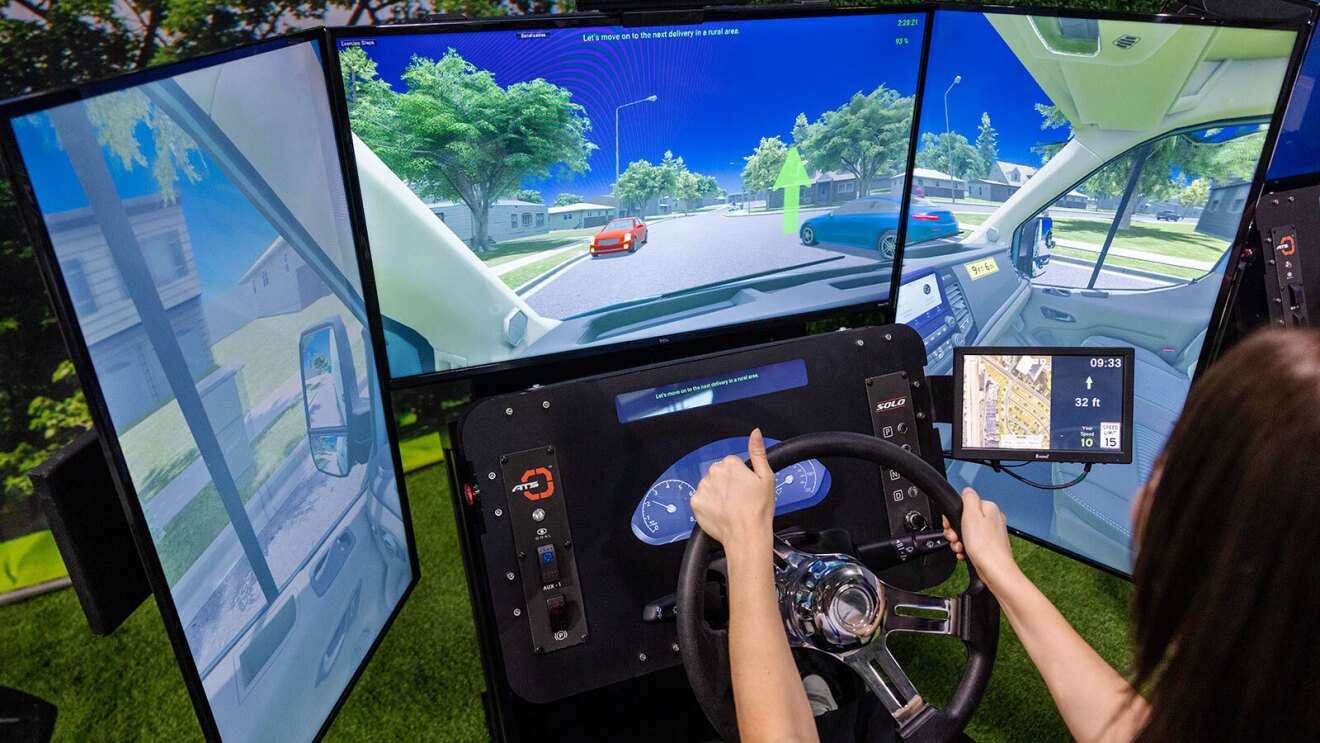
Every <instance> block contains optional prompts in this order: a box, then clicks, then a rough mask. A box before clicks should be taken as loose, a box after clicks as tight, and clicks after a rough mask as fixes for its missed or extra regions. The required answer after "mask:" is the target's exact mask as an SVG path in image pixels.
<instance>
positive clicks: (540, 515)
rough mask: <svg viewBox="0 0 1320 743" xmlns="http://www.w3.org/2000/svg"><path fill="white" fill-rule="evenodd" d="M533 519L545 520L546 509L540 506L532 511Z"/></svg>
mask: <svg viewBox="0 0 1320 743" xmlns="http://www.w3.org/2000/svg"><path fill="white" fill-rule="evenodd" d="M532 521H537V522H540V521H545V509H544V508H538V509H536V510H535V511H532Z"/></svg>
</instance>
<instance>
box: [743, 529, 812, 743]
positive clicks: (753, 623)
mask: <svg viewBox="0 0 1320 743" xmlns="http://www.w3.org/2000/svg"><path fill="white" fill-rule="evenodd" d="M726 557H727V560H728V568H729V661H730V663H729V664H730V666H731V667H732V673H733V696H734V703H735V704H736V705H737V708H738V731H739V734H740V735H741V737H742V740H743V741H744V743H761V742H762V741H815V740H816V725H815V721H814V720H813V719H812V716H811V706H810V705H809V704H808V702H807V695H806V693H805V692H804V691H803V688H802V682H801V680H800V679H799V678H798V673H797V666H796V665H795V664H794V663H793V655H792V653H791V652H790V651H789V649H788V638H787V636H786V635H785V634H784V624H783V621H782V620H781V619H780V616H779V604H778V597H777V594H776V591H775V578H774V568H773V566H772V563H771V559H770V550H769V548H768V547H767V548H766V549H764V550H760V549H744V550H735V551H733V552H731V553H728V554H726Z"/></svg>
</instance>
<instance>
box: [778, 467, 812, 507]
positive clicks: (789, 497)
mask: <svg viewBox="0 0 1320 743" xmlns="http://www.w3.org/2000/svg"><path fill="white" fill-rule="evenodd" d="M818 484H819V481H818V478H817V475H816V463H815V461H814V460H811V461H806V462H798V463H797V464H792V465H789V466H788V467H785V468H784V469H782V470H780V471H779V472H777V473H776V474H775V504H776V505H777V506H784V505H787V504H789V503H796V502H798V501H803V500H808V499H810V498H811V496H813V495H815V494H816V487H817V485H818Z"/></svg>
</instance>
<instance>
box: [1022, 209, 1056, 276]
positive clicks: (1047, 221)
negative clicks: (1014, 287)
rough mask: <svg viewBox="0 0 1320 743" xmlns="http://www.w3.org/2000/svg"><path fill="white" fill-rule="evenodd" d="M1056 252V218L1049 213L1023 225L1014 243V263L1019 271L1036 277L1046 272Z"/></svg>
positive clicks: (1024, 274)
mask: <svg viewBox="0 0 1320 743" xmlns="http://www.w3.org/2000/svg"><path fill="white" fill-rule="evenodd" d="M1053 253H1054V220H1053V219H1052V218H1051V217H1050V216H1049V214H1048V213H1046V214H1042V215H1040V216H1038V217H1033V218H1031V219H1029V220H1027V222H1026V223H1025V224H1024V225H1022V229H1021V231H1019V232H1018V239H1017V241H1016V244H1015V245H1014V257H1013V263H1014V265H1015V266H1016V267H1017V270H1018V273H1020V274H1022V275H1023V276H1025V277H1027V278H1029V279H1034V278H1036V277H1037V276H1040V275H1041V274H1042V273H1044V272H1045V267H1046V266H1048V265H1049V263H1050V257H1051V256H1052V255H1053Z"/></svg>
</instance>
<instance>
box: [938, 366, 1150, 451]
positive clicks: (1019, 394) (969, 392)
mask: <svg viewBox="0 0 1320 743" xmlns="http://www.w3.org/2000/svg"><path fill="white" fill-rule="evenodd" d="M1132 361H1133V350H1132V349H1130V348H1127V349H1123V348H1104V349H1093V348H1067V349H1048V348H986V347H983V348H976V349H959V350H958V353H957V355H956V357H955V359H954V389H955V395H956V397H957V399H956V401H955V408H954V410H955V413H956V415H955V417H954V424H953V425H954V429H953V439H954V451H953V455H954V459H991V460H1023V461H1054V462H1109V463H1127V462H1131V461H1132Z"/></svg>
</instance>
